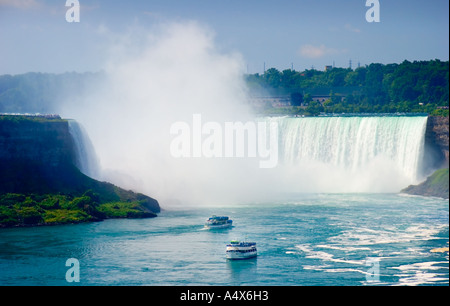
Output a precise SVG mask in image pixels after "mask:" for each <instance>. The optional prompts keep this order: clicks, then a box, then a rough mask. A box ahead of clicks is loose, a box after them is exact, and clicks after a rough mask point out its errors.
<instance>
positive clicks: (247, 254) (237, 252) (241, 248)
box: [226, 240, 258, 259]
mask: <svg viewBox="0 0 450 306" xmlns="http://www.w3.org/2000/svg"><path fill="white" fill-rule="evenodd" d="M226 254H227V258H228V259H247V258H252V257H256V256H257V255H258V251H257V249H256V242H243V241H237V240H233V241H231V243H230V244H227V251H226Z"/></svg>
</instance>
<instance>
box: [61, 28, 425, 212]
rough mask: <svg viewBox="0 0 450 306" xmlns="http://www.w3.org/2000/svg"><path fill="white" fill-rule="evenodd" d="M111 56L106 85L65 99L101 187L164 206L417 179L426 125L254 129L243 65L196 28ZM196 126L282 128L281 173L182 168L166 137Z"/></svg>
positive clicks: (214, 164) (335, 122)
mask: <svg viewBox="0 0 450 306" xmlns="http://www.w3.org/2000/svg"><path fill="white" fill-rule="evenodd" d="M110 51H111V52H110V53H109V54H110V61H109V64H108V65H107V66H106V67H105V73H104V74H105V77H104V79H103V80H102V81H101V82H99V83H98V84H95V85H96V86H93V87H94V88H95V89H94V90H92V91H91V92H89V93H88V94H86V95H82V96H79V97H70V100H68V101H66V103H64V104H62V106H61V110H60V113H61V114H62V115H63V116H64V117H70V118H74V119H76V120H77V121H78V122H80V123H81V124H82V125H83V127H84V128H85V129H86V131H87V134H88V135H89V137H90V139H91V141H92V143H93V146H94V148H95V151H96V153H97V156H98V159H99V165H100V167H101V171H100V174H99V179H101V180H105V181H109V182H111V183H114V184H116V185H118V186H121V187H123V188H127V189H132V190H135V191H138V192H142V193H145V194H148V195H150V196H152V197H155V198H157V199H158V201H160V203H161V205H162V206H168V205H170V203H173V202H178V203H181V204H182V205H185V204H191V205H200V204H205V205H214V204H216V203H236V202H251V201H264V200H267V199H268V198H270V197H271V196H277V195H279V194H280V193H285V192H308V193H309V192H398V191H399V190H401V189H402V188H404V187H405V186H408V185H409V184H412V183H415V182H417V181H418V179H419V177H420V163H421V159H422V158H423V142H424V134H425V126H426V117H348V118H263V119H261V118H258V119H256V117H255V115H253V114H252V113H251V112H250V111H249V109H248V107H247V88H246V86H245V81H244V78H243V72H244V70H245V69H244V66H245V65H244V64H243V60H242V58H241V56H240V55H239V54H234V53H233V54H226V53H223V52H221V51H220V49H219V48H218V47H217V46H216V42H215V40H214V34H213V33H212V31H210V30H209V29H207V28H205V27H203V26H201V25H199V24H197V23H192V22H188V23H173V24H166V25H164V27H157V28H154V29H152V30H151V31H150V32H139V31H135V32H133V35H128V36H127V35H125V36H124V37H118V38H117V37H116V38H115V39H113V40H112V44H111V48H110ZM194 114H198V115H199V116H201V119H202V122H206V123H208V122H214V123H215V125H216V126H220V127H221V129H222V130H223V131H225V130H226V129H225V125H226V123H227V122H234V123H236V122H241V123H243V125H244V126H250V125H246V123H248V122H252V121H255V120H259V121H260V120H263V121H266V122H272V123H273V122H275V123H276V124H277V126H278V129H277V130H278V152H279V158H280V160H279V162H278V163H277V166H276V167H274V168H269V169H261V168H260V167H259V160H258V159H255V158H251V156H250V157H249V155H250V154H244V156H243V157H240V156H235V157H233V158H226V151H225V149H226V148H227V146H224V151H223V152H224V153H223V156H222V158H211V157H210V158H208V157H195V156H193V155H191V156H190V158H175V157H174V156H173V155H172V154H171V143H172V140H173V135H171V127H172V126H173V124H174V123H176V122H192V120H193V116H194ZM253 126H257V125H253ZM216 130H219V129H218V128H217V129H216ZM201 134H202V135H203V136H204V137H208V135H206V134H205V133H203V132H202V133H201ZM223 135H226V133H225V132H224V133H223ZM203 136H202V137H203ZM201 143H203V140H201ZM256 152H258V151H256Z"/></svg>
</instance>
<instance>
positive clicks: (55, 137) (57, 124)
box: [0, 116, 75, 167]
mask: <svg viewBox="0 0 450 306" xmlns="http://www.w3.org/2000/svg"><path fill="white" fill-rule="evenodd" d="M74 152H75V150H74V143H73V140H72V138H71V137H70V134H69V125H68V122H67V121H66V120H61V119H47V118H41V117H21V116H2V117H0V160H2V161H4V162H5V161H10V162H14V161H30V162H39V163H41V164H45V165H46V166H47V167H58V166H61V165H63V164H67V163H70V164H72V163H74V161H75V156H74Z"/></svg>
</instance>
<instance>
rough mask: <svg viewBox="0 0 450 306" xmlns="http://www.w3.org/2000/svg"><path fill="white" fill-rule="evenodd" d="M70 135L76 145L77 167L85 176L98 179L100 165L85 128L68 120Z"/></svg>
mask: <svg viewBox="0 0 450 306" xmlns="http://www.w3.org/2000/svg"><path fill="white" fill-rule="evenodd" d="M68 122H69V133H70V135H71V136H72V139H73V141H74V144H75V150H76V160H75V162H76V166H77V167H78V169H79V170H80V171H81V172H82V173H83V174H85V175H87V176H89V177H92V178H96V179H98V177H99V166H98V165H99V164H98V159H97V155H96V153H95V150H94V146H93V145H92V142H91V140H90V139H89V137H88V135H87V133H86V131H85V130H84V128H83V127H82V126H81V125H80V124H79V123H78V122H77V121H75V120H68Z"/></svg>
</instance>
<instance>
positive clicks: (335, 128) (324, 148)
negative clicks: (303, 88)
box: [268, 116, 427, 183]
mask: <svg viewBox="0 0 450 306" xmlns="http://www.w3.org/2000/svg"><path fill="white" fill-rule="evenodd" d="M268 120H272V121H273V120H275V121H277V122H278V126H279V130H280V139H279V148H280V159H281V162H282V163H284V164H285V165H290V166H295V165H299V164H303V165H306V164H310V163H319V164H322V165H324V166H325V167H332V168H335V169H340V170H342V171H347V172H349V173H353V174H359V173H361V172H365V171H367V169H369V168H370V167H371V166H372V167H373V163H374V162H375V161H377V160H383V163H384V164H389V165H390V166H391V167H395V168H396V169H395V170H396V171H397V172H399V173H400V174H401V175H402V176H403V177H405V178H406V179H407V180H409V181H410V182H411V183H412V182H416V181H417V180H419V179H421V164H422V161H423V158H424V143H425V130H426V123H427V117H406V116H391V117H319V118H288V117H279V118H271V119H268ZM393 170H394V169H393ZM323 175H324V176H326V175H327V174H326V173H323ZM387 179H388V178H387Z"/></svg>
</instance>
